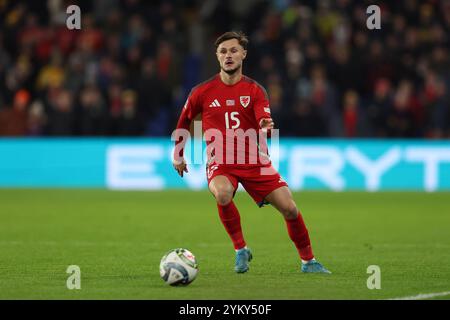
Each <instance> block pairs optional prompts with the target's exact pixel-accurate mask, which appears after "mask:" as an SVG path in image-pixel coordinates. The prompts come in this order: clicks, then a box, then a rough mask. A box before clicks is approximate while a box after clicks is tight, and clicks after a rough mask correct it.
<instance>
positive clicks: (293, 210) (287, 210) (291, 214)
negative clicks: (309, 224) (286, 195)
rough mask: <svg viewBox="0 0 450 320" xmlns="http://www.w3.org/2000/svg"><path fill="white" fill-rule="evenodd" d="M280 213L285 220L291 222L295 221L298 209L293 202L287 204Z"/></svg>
mask: <svg viewBox="0 0 450 320" xmlns="http://www.w3.org/2000/svg"><path fill="white" fill-rule="evenodd" d="M281 213H282V214H283V216H284V218H285V219H288V220H293V219H297V215H298V209H297V206H296V205H295V203H294V202H292V203H288V204H286V205H285V206H283V208H281Z"/></svg>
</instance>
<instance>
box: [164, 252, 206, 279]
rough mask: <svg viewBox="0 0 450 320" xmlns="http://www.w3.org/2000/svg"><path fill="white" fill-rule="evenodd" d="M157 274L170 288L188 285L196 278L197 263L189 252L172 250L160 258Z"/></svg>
mask: <svg viewBox="0 0 450 320" xmlns="http://www.w3.org/2000/svg"><path fill="white" fill-rule="evenodd" d="M159 274H160V276H161V278H162V279H163V280H164V282H165V283H167V284H169V285H171V286H179V285H188V284H190V283H191V282H192V281H194V280H195V278H196V277H197V274H198V263H197V260H196V258H195V256H194V255H193V254H192V252H190V251H189V250H187V249H183V248H177V249H173V250H170V251H169V252H167V253H166V254H165V255H164V256H163V257H162V259H161V263H160V264H159Z"/></svg>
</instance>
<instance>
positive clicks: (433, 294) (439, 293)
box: [388, 291, 450, 300]
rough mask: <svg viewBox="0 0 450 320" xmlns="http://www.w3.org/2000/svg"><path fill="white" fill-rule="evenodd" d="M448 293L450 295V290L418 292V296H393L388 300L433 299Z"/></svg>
mask: <svg viewBox="0 0 450 320" xmlns="http://www.w3.org/2000/svg"><path fill="white" fill-rule="evenodd" d="M448 295H450V291H445V292H437V293H426V294H424V293H421V294H418V295H417V296H409V297H401V298H392V299H388V300H423V299H431V298H434V297H443V296H448Z"/></svg>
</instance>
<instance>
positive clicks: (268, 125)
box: [259, 118, 275, 131]
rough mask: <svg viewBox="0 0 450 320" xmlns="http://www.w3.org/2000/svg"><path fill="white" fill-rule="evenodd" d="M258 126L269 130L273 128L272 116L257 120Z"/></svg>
mask: <svg viewBox="0 0 450 320" xmlns="http://www.w3.org/2000/svg"><path fill="white" fill-rule="evenodd" d="M259 126H260V127H261V129H263V131H269V130H271V129H273V128H274V126H275V123H274V122H273V120H272V118H263V119H261V121H260V122H259Z"/></svg>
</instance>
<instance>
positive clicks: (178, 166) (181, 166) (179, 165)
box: [173, 159, 188, 177]
mask: <svg viewBox="0 0 450 320" xmlns="http://www.w3.org/2000/svg"><path fill="white" fill-rule="evenodd" d="M173 167H174V168H175V170H176V171H177V172H178V174H179V175H180V176H181V177H183V173H184V172H188V168H187V164H186V161H184V159H182V161H176V160H174V161H173Z"/></svg>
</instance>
